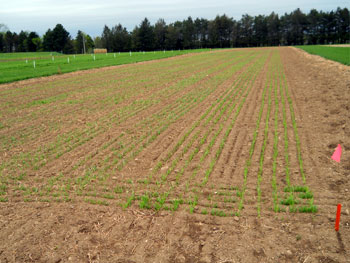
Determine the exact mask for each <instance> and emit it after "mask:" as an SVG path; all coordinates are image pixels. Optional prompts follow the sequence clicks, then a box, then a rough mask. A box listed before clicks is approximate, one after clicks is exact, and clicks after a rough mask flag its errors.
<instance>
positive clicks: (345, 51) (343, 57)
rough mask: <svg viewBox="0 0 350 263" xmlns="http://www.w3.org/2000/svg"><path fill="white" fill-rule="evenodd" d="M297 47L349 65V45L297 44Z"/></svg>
mask: <svg viewBox="0 0 350 263" xmlns="http://www.w3.org/2000/svg"><path fill="white" fill-rule="evenodd" d="M298 48H300V49H302V50H304V51H306V52H308V53H310V54H312V55H318V56H321V57H324V58H326V59H330V60H334V61H337V62H339V63H342V64H344V65H348V66H349V65H350V46H348V45H332V46H322V45H315V46H312V45H311V46H298Z"/></svg>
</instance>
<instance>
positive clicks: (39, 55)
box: [0, 52, 64, 61]
mask: <svg viewBox="0 0 350 263" xmlns="http://www.w3.org/2000/svg"><path fill="white" fill-rule="evenodd" d="M51 56H64V55H62V54H61V53H58V52H15V53H0V61H3V60H26V59H34V58H36V59H44V58H49V59H51Z"/></svg>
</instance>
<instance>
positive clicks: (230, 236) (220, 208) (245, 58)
mask: <svg viewBox="0 0 350 263" xmlns="http://www.w3.org/2000/svg"><path fill="white" fill-rule="evenodd" d="M283 73H284V74H283ZM283 76H285V79H284V78H283ZM62 94H65V95H64V96H62ZM0 95H1V97H0V103H1V107H2V108H1V110H0V116H1V119H0V143H1V144H0V145H1V148H0V158H1V164H0V183H1V184H0V201H1V202H0V240H1V241H2V242H0V263H2V262H120V263H121V262H203V263H204V262H227V263H228V262H303V263H311V262H350V260H349V258H350V214H349V210H350V205H349V204H350V182H349V177H350V156H349V153H350V109H349V107H350V105H349V101H350V67H348V66H344V65H340V64H338V63H333V62H330V61H327V60H324V59H322V60H320V59H319V58H318V57H316V56H312V55H306V53H304V52H302V51H300V50H298V49H294V48H290V47H279V48H258V49H242V50H240V49H235V50H233V51H232V50H230V51H227V52H210V53H209V52H208V53H205V54H204V53H203V54H198V55H194V56H184V57H175V58H171V59H168V60H161V61H152V62H147V63H140V64H136V65H125V66H122V67H113V68H109V69H106V70H102V69H99V70H92V71H84V72H79V73H69V74H65V75H62V76H53V77H48V78H40V80H37V81H36V80H27V81H23V82H17V83H12V84H6V85H0ZM16 98H18V103H16ZM38 100H39V101H43V102H45V103H39V104H36V101H38ZM116 101H117V102H116ZM33 102H34V103H33ZM46 102H47V103H46ZM275 102H278V104H275ZM293 118H294V120H295V123H296V124H295V126H293ZM283 119H285V121H286V124H285V125H284V124H283V121H282V120H283ZM257 120H260V121H258V122H257ZM275 120H277V121H276V122H275ZM1 124H2V125H3V127H2V126H1ZM285 129H286V130H285ZM296 131H297V135H296ZM276 134H277V142H278V144H277V145H276V147H277V148H275V147H274V138H275V137H274V136H275V135H276ZM254 138H255V139H256V142H255V143H254ZM286 140H287V141H288V148H287V153H286V152H285V151H286V148H285V147H286V145H285V141H286ZM298 141H300V144H299V143H298ZM338 144H341V145H342V147H343V154H342V160H341V163H339V164H338V163H335V162H334V161H332V160H331V159H330V156H331V155H332V153H333V151H334V149H335V147H336V146H337V145H338ZM299 145H300V147H299ZM251 149H253V151H252V152H251V151H250V150H251ZM276 149H277V150H278V155H277V157H276V159H274V157H273V156H274V152H275V151H276ZM286 155H288V158H289V159H288V160H287V159H286ZM262 156H263V157H265V158H264V159H262ZM299 157H300V158H302V160H303V162H302V164H301V163H300V161H299ZM188 160H191V161H188ZM249 160H250V161H249ZM261 162H262V164H263V165H262V166H259V163H261ZM274 162H275V163H276V174H275V175H276V176H275V177H274V174H273V170H272V167H273V163H274ZM286 167H289V170H288V171H289V172H288V171H287V170H286ZM245 170H247V177H244V173H245V172H244V171H245ZM288 173H289V177H288V176H287V174H288ZM303 174H305V180H303V178H302V176H303ZM207 175H209V176H207ZM259 178H260V179H261V180H260V179H259ZM274 180H275V181H276V185H277V188H276V189H274V188H273V187H272V185H273V182H274ZM288 181H290V185H291V186H300V185H303V186H307V187H308V189H310V192H311V193H312V194H313V197H314V198H313V199H312V200H313V202H314V203H313V204H314V205H316V206H317V209H318V211H317V213H299V212H291V209H292V208H290V207H288V206H285V205H282V204H280V202H281V201H282V200H284V198H286V196H287V194H288V193H286V192H284V187H285V186H288V185H289V183H288ZM258 189H260V191H259V190H258ZM165 194H166V196H165ZM298 194H299V193H291V195H294V197H295V198H296V199H295V200H298V202H299V203H298V204H296V207H297V208H300V207H308V203H309V202H310V200H311V199H310V200H308V199H305V200H304V199H302V198H298V197H297V196H298ZM164 196H165V199H164V204H162V207H161V209H160V211H157V209H156V205H160V204H161V198H162V197H164ZM131 197H133V198H131ZM274 197H276V198H277V199H276V200H277V201H276V200H275V199H274ZM147 198H149V199H150V200H149V203H148V201H147V200H148V199H147ZM180 199H181V203H180V204H179V207H178V208H176V209H175V208H174V207H175V201H176V200H178V201H179V202H180ZM129 201H130V203H129V204H128V202H129ZM338 203H341V204H342V205H343V207H342V215H341V225H340V231H339V232H335V231H334V220H335V212H336V205H337V204H338ZM126 204H128V205H126ZM142 204H143V205H145V206H147V205H151V206H153V207H152V209H141V208H140V206H141V205H142ZM276 204H277V205H279V207H280V208H281V211H280V212H274V211H273V208H274V205H276ZM129 205H130V206H129ZM127 206H129V207H127ZM171 210H174V211H171ZM213 214H216V215H213Z"/></svg>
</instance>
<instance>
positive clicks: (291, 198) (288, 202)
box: [281, 195, 298, 206]
mask: <svg viewBox="0 0 350 263" xmlns="http://www.w3.org/2000/svg"><path fill="white" fill-rule="evenodd" d="M297 203H298V201H297V200H295V199H294V196H293V195H289V196H288V197H287V198H285V199H283V200H281V204H282V205H289V206H291V205H295V204H297Z"/></svg>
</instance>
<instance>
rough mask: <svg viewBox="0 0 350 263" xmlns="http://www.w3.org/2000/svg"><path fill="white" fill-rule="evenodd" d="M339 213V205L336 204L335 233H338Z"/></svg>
mask: <svg viewBox="0 0 350 263" xmlns="http://www.w3.org/2000/svg"><path fill="white" fill-rule="evenodd" d="M340 213H341V204H338V206H337V215H336V217H335V226H334V229H335V231H339V223H340Z"/></svg>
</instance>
